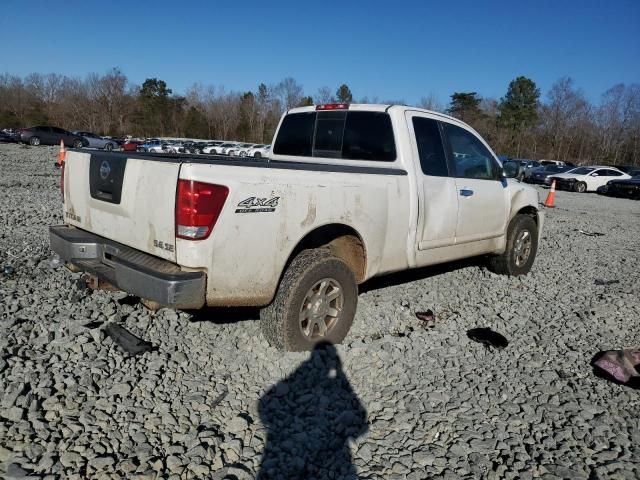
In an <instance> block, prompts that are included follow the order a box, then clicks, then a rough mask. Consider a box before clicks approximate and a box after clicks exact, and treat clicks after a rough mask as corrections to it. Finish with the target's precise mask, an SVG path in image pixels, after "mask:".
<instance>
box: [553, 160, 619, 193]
mask: <svg viewBox="0 0 640 480" xmlns="http://www.w3.org/2000/svg"><path fill="white" fill-rule="evenodd" d="M629 178H631V175H628V174H626V173H624V172H621V171H620V170H618V169H617V168H614V167H607V166H593V167H577V168H574V169H573V170H571V171H569V172H565V173H560V174H555V175H552V176H551V178H550V180H554V179H555V180H556V187H557V188H558V189H561V190H570V191H572V192H578V193H584V192H595V191H596V190H597V189H598V187H602V186H603V185H606V184H607V182H608V181H609V180H627V179H629Z"/></svg>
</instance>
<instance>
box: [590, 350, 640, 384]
mask: <svg viewBox="0 0 640 480" xmlns="http://www.w3.org/2000/svg"><path fill="white" fill-rule="evenodd" d="M591 366H592V367H593V373H594V374H595V375H596V376H598V377H600V378H604V379H605V380H609V381H611V382H613V383H617V384H619V385H626V386H627V387H631V388H635V389H636V390H640V370H639V369H638V367H640V348H630V349H627V350H607V351H604V352H598V353H596V354H595V356H594V357H593V358H592V359H591Z"/></svg>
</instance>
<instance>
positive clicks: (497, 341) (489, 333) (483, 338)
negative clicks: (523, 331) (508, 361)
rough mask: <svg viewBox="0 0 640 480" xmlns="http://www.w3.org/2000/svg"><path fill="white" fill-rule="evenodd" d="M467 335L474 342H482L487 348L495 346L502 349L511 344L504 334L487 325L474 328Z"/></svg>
mask: <svg viewBox="0 0 640 480" xmlns="http://www.w3.org/2000/svg"><path fill="white" fill-rule="evenodd" d="M467 337H469V338H470V339H471V340H473V341H474V342H478V343H482V344H483V345H484V346H485V347H487V348H491V347H493V348H498V349H500V350H502V349H503V348H505V347H506V346H507V345H509V340H507V339H506V338H505V337H504V336H503V335H501V334H499V333H498V332H494V331H493V330H491V329H490V328H487V327H480V328H472V329H471V330H468V331H467Z"/></svg>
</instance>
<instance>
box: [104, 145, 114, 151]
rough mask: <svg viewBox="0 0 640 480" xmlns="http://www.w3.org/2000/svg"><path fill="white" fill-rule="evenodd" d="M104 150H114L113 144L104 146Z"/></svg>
mask: <svg viewBox="0 0 640 480" xmlns="http://www.w3.org/2000/svg"><path fill="white" fill-rule="evenodd" d="M104 149H105V150H106V151H107V152H110V151H111V150H113V143H107V144H106V145H105V146H104Z"/></svg>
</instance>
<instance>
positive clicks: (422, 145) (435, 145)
mask: <svg viewBox="0 0 640 480" xmlns="http://www.w3.org/2000/svg"><path fill="white" fill-rule="evenodd" d="M413 131H414V132H415V135H416V144H417V145H418V155H419V156H420V166H421V167H422V173H424V174H425V175H431V176H434V177H448V176H449V169H448V168H447V158H446V156H445V154H444V148H443V146H442V138H441V137H440V128H439V127H438V122H437V121H436V120H433V119H431V118H424V117H413Z"/></svg>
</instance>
